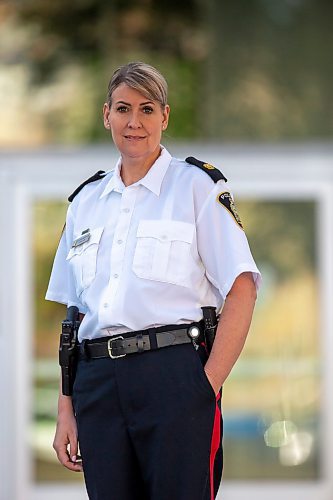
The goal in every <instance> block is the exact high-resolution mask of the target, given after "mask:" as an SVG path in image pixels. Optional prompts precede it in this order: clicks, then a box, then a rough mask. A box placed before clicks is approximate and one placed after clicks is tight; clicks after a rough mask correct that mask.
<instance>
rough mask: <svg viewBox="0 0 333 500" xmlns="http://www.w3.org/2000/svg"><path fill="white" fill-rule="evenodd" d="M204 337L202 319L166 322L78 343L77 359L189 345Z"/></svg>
mask: <svg viewBox="0 0 333 500" xmlns="http://www.w3.org/2000/svg"><path fill="white" fill-rule="evenodd" d="M201 338H203V322H202V321H200V322H198V323H190V324H188V325H168V326H161V327H158V328H149V329H148V330H140V331H136V332H128V333H123V334H121V335H114V336H110V337H100V338H98V339H93V340H84V341H83V342H82V343H81V344H79V350H80V359H89V358H91V359H99V358H112V359H116V358H122V357H123V356H126V355H127V354H135V353H142V352H145V351H152V350H155V349H160V348H162V347H169V346H173V345H180V344H189V343H190V342H193V340H194V341H197V342H198V341H200V339H201Z"/></svg>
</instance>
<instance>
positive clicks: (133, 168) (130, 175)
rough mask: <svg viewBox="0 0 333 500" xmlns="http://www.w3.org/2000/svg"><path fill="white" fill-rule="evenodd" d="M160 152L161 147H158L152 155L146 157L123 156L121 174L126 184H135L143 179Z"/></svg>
mask: <svg viewBox="0 0 333 500" xmlns="http://www.w3.org/2000/svg"><path fill="white" fill-rule="evenodd" d="M160 154H161V148H160V147H158V149H157V150H156V151H154V153H153V154H152V155H150V156H149V157H147V158H144V159H142V158H131V157H124V156H122V158H121V169H120V176H121V178H122V181H123V183H124V184H125V186H130V185H131V184H134V183H135V182H137V181H139V180H140V179H142V178H143V177H144V176H145V175H146V174H147V172H148V171H149V170H150V168H151V167H152V166H153V164H154V163H155V161H156V160H157V158H158V157H159V156H160Z"/></svg>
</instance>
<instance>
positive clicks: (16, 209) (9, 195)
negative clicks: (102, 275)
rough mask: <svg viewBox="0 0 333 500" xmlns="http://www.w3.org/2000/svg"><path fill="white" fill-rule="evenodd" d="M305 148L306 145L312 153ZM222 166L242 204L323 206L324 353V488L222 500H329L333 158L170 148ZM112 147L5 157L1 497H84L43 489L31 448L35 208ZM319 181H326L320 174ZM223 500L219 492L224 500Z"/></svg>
mask: <svg viewBox="0 0 333 500" xmlns="http://www.w3.org/2000/svg"><path fill="white" fill-rule="evenodd" d="M305 149H306V148H305ZM171 150H172V151H173V152H175V153H176V156H178V157H184V156H186V155H187V154H192V155H195V156H198V157H201V158H203V159H205V160H206V161H209V162H210V163H213V164H216V165H221V158H223V163H224V164H225V166H226V168H225V171H224V173H226V175H227V177H230V178H232V179H233V182H232V188H233V191H234V193H235V194H236V195H237V197H238V198H240V197H244V198H246V199H249V198H254V199H261V200H262V199H264V200H273V199H275V200H281V199H289V200H295V199H300V200H301V199H305V200H314V201H316V202H317V204H318V205H317V206H318V217H317V237H318V240H317V241H318V250H319V277H320V301H319V303H320V307H321V311H320V318H321V356H322V358H321V359H322V391H321V393H322V400H321V405H322V406H321V436H322V437H321V457H320V458H321V478H320V479H319V480H318V481H310V480H309V481H302V482H294V481H275V482H274V481H260V482H253V481H251V482H246V481H243V482H230V481H225V482H224V483H223V499H224V500H232V499H237V500H243V499H244V500H245V499H246V500H267V498H269V499H270V500H281V498H287V499H288V500H299V498H302V500H310V499H311V500H313V498H316V500H330V499H331V498H332V495H333V474H331V473H330V472H331V471H330V468H331V464H332V463H333V398H332V394H333V312H332V311H333V308H332V306H331V302H332V297H333V264H332V260H333V259H332V256H333V182H332V181H333V171H332V170H333V169H332V161H331V160H330V155H328V154H327V155H326V154H325V152H324V151H323V152H320V151H318V149H316V148H314V150H311V151H310V154H309V150H306V151H305V152H304V149H302V148H299V147H298V149H297V147H295V148H294V149H292V148H290V147H286V148H283V147H282V148H278V147H275V148H268V147H265V148H260V147H257V148H254V147H251V148H247V147H243V148H236V147H234V148H232V147H229V148H228V147H219V146H214V147H210V149H208V148H207V147H203V146H200V145H191V146H187V147H186V146H177V147H173V148H171ZM116 158H117V154H116V152H115V151H114V150H113V149H106V148H89V149H85V150H77V151H73V150H70V151H64V150H49V151H46V150H45V151H42V152H31V153H25V154H23V153H7V154H6V153H4V154H1V155H0V234H1V244H0V276H1V280H0V390H1V395H2V404H1V423H0V449H1V450H2V453H1V454H0V470H1V481H0V500H9V499H10V500H45V499H46V498H47V499H48V500H53V499H54V500H58V499H59V498H61V499H62V500H79V499H80V500H82V498H84V497H85V494H84V488H83V487H82V486H72V485H70V486H69V485H64V484H62V485H59V484H54V485H52V484H48V485H36V484H34V483H33V481H32V460H31V458H32V457H31V452H30V446H29V435H28V429H29V428H30V418H31V414H32V412H31V408H32V398H31V396H32V362H33V352H32V344H33V343H32V335H33V329H34V326H33V314H32V311H33V300H32V296H33V291H32V283H33V282H32V278H33V269H31V265H32V261H33V259H32V245H31V243H32V241H31V235H32V208H33V203H34V202H35V201H36V200H38V199H45V200H46V199H47V200H49V199H57V200H59V199H65V197H66V196H67V195H68V194H69V193H70V192H71V191H72V190H73V189H74V188H75V187H76V186H77V185H78V184H79V183H80V182H81V181H82V179H85V178H86V177H87V176H89V175H91V174H92V173H94V172H95V171H96V170H98V169H105V165H107V166H106V169H108V168H110V165H111V166H112V165H113V164H114V162H115V160H116ZM318 174H319V176H318ZM219 498H221V499H222V495H219Z"/></svg>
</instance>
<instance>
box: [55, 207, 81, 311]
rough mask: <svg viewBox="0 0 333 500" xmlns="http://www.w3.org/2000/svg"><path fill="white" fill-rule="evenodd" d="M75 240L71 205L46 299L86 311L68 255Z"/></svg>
mask: <svg viewBox="0 0 333 500" xmlns="http://www.w3.org/2000/svg"><path fill="white" fill-rule="evenodd" d="M72 241H73V218H72V214H71V211H70V207H69V209H68V212H67V217H66V225H65V228H64V230H63V233H62V235H61V239H60V242H59V245H58V249H57V251H56V254H55V258H54V262H53V266H52V271H51V276H50V281H49V285H48V289H47V292H46V296H45V299H46V300H50V301H54V302H59V303H60V304H66V305H67V307H70V306H77V307H78V308H79V311H80V312H83V313H85V308H84V307H83V305H82V303H81V302H80V300H79V299H78V297H77V295H76V291H75V283H74V279H73V275H72V272H71V270H70V267H69V264H68V261H67V260H66V257H67V255H68V253H69V250H70V248H71V246H72Z"/></svg>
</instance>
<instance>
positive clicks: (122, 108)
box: [117, 105, 128, 113]
mask: <svg viewBox="0 0 333 500" xmlns="http://www.w3.org/2000/svg"><path fill="white" fill-rule="evenodd" d="M117 111H119V113H126V112H127V111H128V107H127V106H124V105H121V106H118V107H117Z"/></svg>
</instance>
